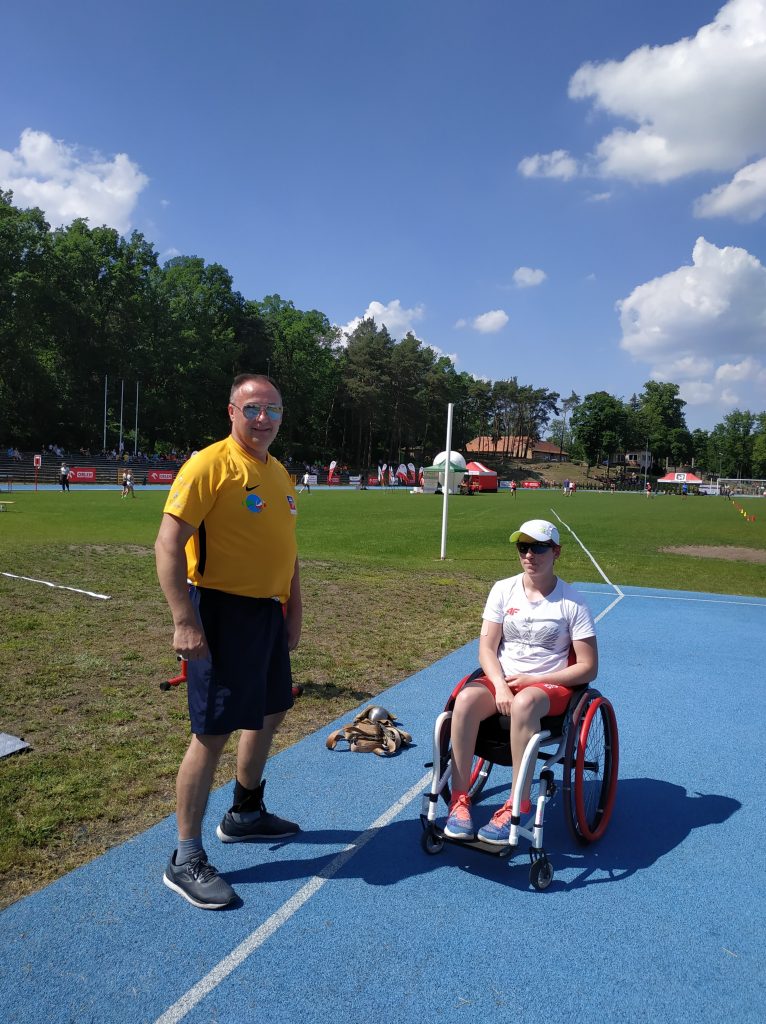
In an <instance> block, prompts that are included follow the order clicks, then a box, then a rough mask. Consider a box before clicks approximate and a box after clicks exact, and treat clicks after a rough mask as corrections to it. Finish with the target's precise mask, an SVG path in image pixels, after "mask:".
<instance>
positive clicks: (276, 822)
mask: <svg viewBox="0 0 766 1024" xmlns="http://www.w3.org/2000/svg"><path fill="white" fill-rule="evenodd" d="M265 786H266V783H265V782H261V784H260V786H259V787H258V789H257V790H253V791H252V795H251V797H250V798H249V799H248V800H247V801H246V802H245V803H244V804H235V805H234V806H233V807H232V808H231V810H229V811H227V812H226V814H224V816H223V819H222V820H221V824H220V825H219V826H218V828H217V829H216V835H217V836H218V838H219V839H220V840H221V842H222V843H244V842H247V841H248V840H259V839H261V840H269V839H289V838H290V837H291V836H294V835H295V834H296V832H300V826H299V825H296V824H295V822H294V821H287V819H286V818H280V817H279V816H278V815H276V814H269V812H268V811H267V810H266V806H265V804H264V802H263V790H264V788H265ZM235 814H236V818H235V817H234V815H235Z"/></svg>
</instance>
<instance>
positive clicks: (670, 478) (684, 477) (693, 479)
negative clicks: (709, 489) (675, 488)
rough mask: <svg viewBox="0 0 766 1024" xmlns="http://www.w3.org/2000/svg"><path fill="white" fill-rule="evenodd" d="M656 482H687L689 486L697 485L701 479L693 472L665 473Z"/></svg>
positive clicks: (701, 481)
mask: <svg viewBox="0 0 766 1024" xmlns="http://www.w3.org/2000/svg"><path fill="white" fill-rule="evenodd" d="M657 483H658V484H689V486H694V487H699V485H700V484H701V483H704V481H703V480H700V478H699V477H698V476H696V475H695V474H694V473H666V474H665V476H661V477H660V478H659V480H658V481H657Z"/></svg>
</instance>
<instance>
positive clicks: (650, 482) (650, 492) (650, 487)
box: [646, 480, 652, 498]
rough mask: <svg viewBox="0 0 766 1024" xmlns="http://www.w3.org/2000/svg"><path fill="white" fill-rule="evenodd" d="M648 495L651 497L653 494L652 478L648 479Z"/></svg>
mask: <svg viewBox="0 0 766 1024" xmlns="http://www.w3.org/2000/svg"><path fill="white" fill-rule="evenodd" d="M646 496H647V498H651V496H652V481H651V480H647V481H646Z"/></svg>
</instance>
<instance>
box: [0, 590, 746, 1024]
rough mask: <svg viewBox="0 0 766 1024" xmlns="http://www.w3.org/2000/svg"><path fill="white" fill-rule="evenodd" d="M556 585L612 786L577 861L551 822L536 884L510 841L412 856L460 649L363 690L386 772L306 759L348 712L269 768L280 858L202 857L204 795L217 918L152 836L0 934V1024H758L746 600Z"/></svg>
mask: <svg viewBox="0 0 766 1024" xmlns="http://www.w3.org/2000/svg"><path fill="white" fill-rule="evenodd" d="M577 586H578V589H579V590H580V591H581V592H582V593H583V594H585V595H586V598H587V600H588V602H589V603H590V605H591V608H592V609H593V612H594V614H595V615H601V616H602V618H601V620H600V622H599V625H598V631H599V644H600V652H601V665H602V669H601V674H600V676H599V680H598V682H597V684H596V685H597V686H598V687H599V688H600V689H601V690H602V691H604V692H605V693H606V694H608V696H609V697H610V698H611V699H612V701H613V703H614V705H615V709H616V713H617V719H618V724H619V728H620V739H621V763H620V784H619V789H618V795H617V804H616V808H615V813H614V816H613V818H612V823H611V825H610V828H609V830H608V832H607V834H606V836H605V837H604V839H603V840H602V841H601V842H600V843H599V844H596V845H595V846H592V847H585V848H581V847H577V848H575V846H574V845H573V843H572V841H571V840H570V838H569V836H568V833H567V831H566V827H565V822H564V816H563V813H562V809H561V807H560V797H559V796H558V795H557V796H556V797H555V798H554V800H553V801H552V802H551V804H549V806H548V809H547V812H546V833H545V846H546V849H547V850H548V852H549V854H550V856H551V859H552V861H553V865H554V867H555V870H556V876H555V879H554V881H553V884H552V885H551V887H550V889H548V890H547V891H546V892H544V893H538V892H535V891H533V890H532V889H531V888H530V887H529V883H528V865H529V860H528V855H527V847H526V844H525V843H522V845H521V847H520V848H519V852H518V853H517V854H516V856H515V858H514V859H513V860H512V861H511V862H510V864H508V863H507V862H506V861H505V860H502V859H498V858H491V857H483V856H481V855H478V854H475V853H472V852H471V851H467V850H463V849H460V848H459V847H456V846H451V845H447V846H446V847H445V849H444V850H443V852H442V853H441V854H439V855H437V856H428V855H427V854H425V853H424V852H423V851H422V850H421V847H420V842H419V841H420V834H421V826H420V822H419V818H418V814H419V810H420V794H421V792H422V791H423V789H424V788H425V783H426V778H425V777H426V769H425V768H424V762H426V761H429V760H430V759H431V731H432V727H433V721H434V719H435V717H436V715H437V713H438V712H439V711H440V710H441V708H442V707H443V705H444V701H445V699H446V697H447V695H448V693H449V691H450V690H451V688H452V687H453V685H454V683H455V682H456V681H457V680H458V679H459V678H460V677H461V676H462V675H464V674H465V673H466V672H468V671H469V670H471V669H472V668H473V667H474V665H475V662H476V657H477V645H476V644H475V643H472V644H468V645H467V646H466V647H464V648H462V649H461V650H459V651H456V652H455V653H453V654H451V655H450V656H449V657H447V658H444V659H442V660H441V661H439V662H437V663H436V664H435V665H432V666H431V667H430V668H428V669H426V670H424V671H422V672H419V673H417V674H416V675H414V676H412V677H411V678H409V679H406V680H405V681H404V682H402V683H400V684H398V685H397V686H394V687H393V688H392V689H390V690H389V691H387V692H386V693H385V694H383V695H381V697H380V702H381V703H383V704H385V705H386V706H387V707H389V708H390V709H391V710H393V711H395V712H396V713H397V715H398V717H399V718H400V720H401V722H402V723H403V725H404V727H405V728H406V729H408V730H409V731H411V732H412V733H413V735H414V737H415V740H416V744H417V745H416V746H415V747H413V748H411V749H409V750H406V751H403V752H402V753H400V755H399V756H398V757H396V758H392V759H389V760H386V759H382V758H378V757H375V756H373V755H361V754H351V753H348V752H346V751H339V750H337V751H332V752H330V751H328V750H327V749H326V748H325V742H324V741H325V738H326V736H327V734H328V733H329V732H330V729H331V728H335V727H337V726H338V725H340V724H342V723H343V722H345V721H349V720H350V718H351V715H349V716H344V718H343V719H342V720H339V721H338V722H337V723H335V724H334V725H333V726H328V727H327V728H326V729H322V730H321V731H320V732H318V733H316V734H314V735H312V736H309V737H307V738H306V739H305V740H303V741H301V742H300V743H298V744H297V745H295V746H294V747H291V748H290V749H288V750H286V751H284V752H282V753H280V754H279V755H277V756H275V757H274V758H273V759H272V760H271V762H270V764H269V768H268V772H267V776H268V782H269V785H268V791H267V796H268V805H269V807H270V808H272V809H273V810H275V811H278V812H280V813H283V814H285V815H287V816H288V817H294V818H296V819H297V820H298V821H300V822H301V823H302V826H303V829H304V831H303V832H302V834H301V835H300V836H299V837H298V838H297V840H294V841H292V842H289V843H278V844H274V845H263V844H259V845H248V844H236V845H230V846H222V845H221V844H220V843H219V842H218V841H217V839H216V838H215V834H214V828H215V824H216V822H217V820H218V819H219V818H220V817H221V816H222V814H223V812H224V811H225V810H226V808H227V806H228V803H229V797H230V792H231V791H230V787H226V788H225V789H221V790H218V791H216V792H215V793H214V794H213V795H212V797H211V801H210V807H209V811H208V817H207V819H206V827H205V839H206V843H207V848H208V853H209V854H210V857H211V860H212V861H213V863H214V864H216V866H217V867H218V868H219V870H220V871H222V872H223V873H224V874H225V876H226V878H227V879H228V880H229V881H230V882H231V883H232V884H233V885H234V887H235V888H236V889H237V891H238V893H239V894H240V896H241V897H242V903H241V905H240V906H238V907H235V908H233V909H230V910H226V911H221V912H213V913H211V912H205V911H200V910H196V909H195V908H193V907H191V906H190V905H189V904H188V903H186V902H185V901H184V900H182V899H181V898H180V897H178V896H177V895H175V894H174V893H172V892H170V890H168V889H167V888H166V887H165V886H164V885H163V884H162V882H161V876H162V872H163V869H164V867H165V863H166V860H167V857H168V855H169V853H170V851H171V850H172V848H173V846H174V844H175V821H174V819H173V818H172V817H171V818H168V819H166V820H165V821H162V822H161V823H160V824H159V825H157V826H155V827H154V828H152V829H150V830H149V831H148V832H146V833H144V834H143V835H140V836H137V837H136V838H135V839H133V840H131V841H130V842H128V843H125V844H124V845H123V846H120V847H118V848H116V849H114V850H112V851H111V852H110V853H108V854H107V855H105V856H103V857H100V858H99V859H97V860H96V861H94V862H93V863H91V864H89V865H87V866H86V867H84V868H81V869H79V870H77V871H74V872H73V873H72V874H70V875H67V876H66V877H65V878H62V879H60V880H59V881H58V882H56V883H54V884H53V885H50V886H49V887H47V888H46V889H44V890H42V891H41V892H39V893H37V894H36V895H34V896H31V897H29V898H27V899H25V900H22V901H20V902H19V903H17V904H14V905H13V906H11V907H10V908H9V909H8V910H6V911H5V912H4V913H2V915H0V950H1V954H0V1022H2V1024H41V1022H46V1024H90V1022H101V1021H104V1022H105V1021H118V1022H125V1024H133V1022H136V1024H137V1022H155V1021H161V1022H162V1024H170V1022H176V1021H182V1020H183V1021H185V1022H189V1024H203V1022H205V1024H208V1022H220V1024H223V1022H227V1024H228V1022H231V1024H243V1022H261V1021H262V1022H264V1024H267V1022H268V1024H282V1022H285V1024H287V1022H290V1024H293V1022H295V1021H312V1022H320V1024H321V1022H327V1024H338V1022H351V1021H353V1022H359V1021H370V1020H380V1019H384V1020H387V1021H388V1020H403V1021H438V1022H442V1024H452V1022H465V1024H473V1022H475V1021H483V1022H489V1024H495V1022H497V1024H501V1022H502V1024H505V1022H508V1021H522V1022H526V1021H530V1022H535V1024H538V1022H545V1024H578V1022H587V1024H591V1022H592V1024H600V1022H603V1021H609V1022H611V1021H614V1022H621V1024H625V1022H628V1024H632V1022H636V1024H638V1022H641V1024H646V1022H669V1024H670V1022H689V1024H692V1022H693V1024H708V1022H709V1024H720V1022H721V1021H726V1022H727V1024H745V1022H753V1024H755V1022H758V1024H761V1022H762V1021H763V1020H765V1019H766V995H765V993H764V979H765V978H766V972H765V971H764V948H765V943H764V913H763V911H764V899H763V883H764V856H763V845H764V824H765V822H764V818H765V816H764V798H765V796H766V794H764V771H763V765H764V728H763V693H764V684H765V683H766V601H764V600H760V599H757V598H747V597H731V596H720V595H714V594H695V593H683V592H678V591H661V590H648V589H639V588H634V587H622V588H620V589H619V590H618V589H617V588H613V587H610V586H607V585H603V584H592V583H588V584H578V585H577ZM620 595H622V596H620ZM502 771H503V770H502V769H496V772H495V773H493V775H492V777H491V779H490V783H489V785H488V787H487V790H486V792H485V793H484V794H483V796H482V798H481V802H480V803H479V804H478V806H477V807H476V813H475V817H476V820H477V823H478V824H482V823H483V820H484V818H485V817H486V818H488V817H489V816H490V814H491V812H492V810H493V809H494V808H495V807H496V806H497V805H498V804H499V803H500V802H501V801H502V799H504V795H503V794H504V784H505V782H506V781H507V776H503V775H502V774H501V772H502Z"/></svg>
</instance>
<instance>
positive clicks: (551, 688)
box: [471, 676, 574, 715]
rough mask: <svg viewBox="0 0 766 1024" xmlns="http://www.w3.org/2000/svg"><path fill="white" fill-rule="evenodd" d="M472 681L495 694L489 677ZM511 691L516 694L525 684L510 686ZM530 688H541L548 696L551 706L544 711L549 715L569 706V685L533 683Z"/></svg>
mask: <svg viewBox="0 0 766 1024" xmlns="http://www.w3.org/2000/svg"><path fill="white" fill-rule="evenodd" d="M471 682H472V683H481V685H482V686H486V687H487V689H488V690H489V692H490V693H491V694H492V696H493V697H494V696H495V687H494V685H493V683H492V681H491V680H490V679H487V677H486V676H477V677H476V678H475V679H472V680H471ZM509 689H510V691H511V693H512V694H513V695H514V696H516V694H517V693H518V692H519V690H526V689H528V687H526V686H510V687H509ZM532 689H534V690H542V691H543V692H544V693H545V694H547V696H548V700H549V701H550V702H551V706H550V708H549V709H548V711H547V712H546V713H547V714H549V715H563V714H564V712H565V711H566V709H567V708H568V707H569V701H570V700H571V699H572V693H573V692H574V691H573V689H572V688H570V687H569V686H561V685H560V684H559V683H533V684H532Z"/></svg>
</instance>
